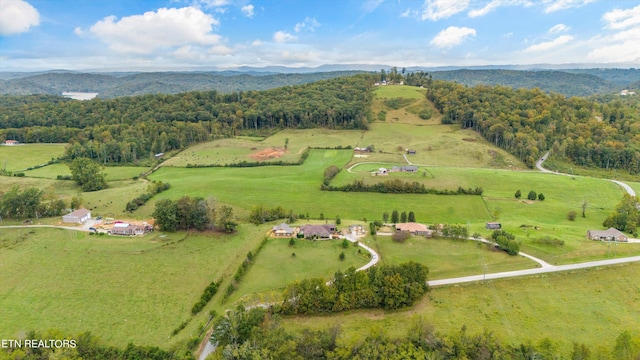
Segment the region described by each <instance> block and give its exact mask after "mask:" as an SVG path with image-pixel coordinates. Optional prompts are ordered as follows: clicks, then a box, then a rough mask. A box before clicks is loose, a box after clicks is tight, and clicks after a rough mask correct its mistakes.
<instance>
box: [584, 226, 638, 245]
mask: <svg viewBox="0 0 640 360" xmlns="http://www.w3.org/2000/svg"><path fill="white" fill-rule="evenodd" d="M587 238H589V239H591V240H600V241H621V242H627V241H629V237H627V236H626V235H625V234H623V233H622V232H620V230H618V229H614V228H608V229H607V230H589V231H587Z"/></svg>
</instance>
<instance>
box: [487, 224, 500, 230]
mask: <svg viewBox="0 0 640 360" xmlns="http://www.w3.org/2000/svg"><path fill="white" fill-rule="evenodd" d="M485 229H490V230H500V229H502V224H501V223H499V222H488V223H487V224H486V225H485Z"/></svg>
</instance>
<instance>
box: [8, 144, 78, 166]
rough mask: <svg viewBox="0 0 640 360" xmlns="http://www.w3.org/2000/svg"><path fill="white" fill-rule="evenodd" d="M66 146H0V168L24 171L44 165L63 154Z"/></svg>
mask: <svg viewBox="0 0 640 360" xmlns="http://www.w3.org/2000/svg"><path fill="white" fill-rule="evenodd" d="M66 146H67V144H22V145H15V146H4V145H0V167H1V168H2V169H4V170H7V171H19V170H26V169H27V168H30V167H32V166H37V165H42V164H46V163H48V162H49V161H51V160H55V159H57V158H58V157H60V156H62V155H63V154H64V148H65V147H66Z"/></svg>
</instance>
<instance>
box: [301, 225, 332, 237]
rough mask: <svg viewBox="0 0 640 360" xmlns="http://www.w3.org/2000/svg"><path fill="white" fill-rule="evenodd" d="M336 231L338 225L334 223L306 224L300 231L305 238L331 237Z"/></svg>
mask: <svg viewBox="0 0 640 360" xmlns="http://www.w3.org/2000/svg"><path fill="white" fill-rule="evenodd" d="M335 232H336V226H335V225H333V224H322V225H309V224H307V225H304V226H301V227H300V232H299V234H301V235H302V236H303V237H304V238H305V239H310V238H313V239H331V237H332V235H333V234H334V233H335Z"/></svg>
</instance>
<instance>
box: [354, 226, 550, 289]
mask: <svg viewBox="0 0 640 360" xmlns="http://www.w3.org/2000/svg"><path fill="white" fill-rule="evenodd" d="M362 242H363V243H365V244H366V245H368V246H369V247H372V248H373V249H375V250H376V252H378V254H379V255H380V259H381V263H383V264H392V265H398V264H402V263H405V262H408V261H416V262H419V263H423V264H425V265H427V266H428V267H429V279H432V280H434V279H446V278H453V277H461V276H468V275H478V274H482V273H484V272H485V271H486V272H487V273H494V272H502V271H511V270H520V269H529V268H534V267H536V265H537V264H536V263H535V262H533V261H531V260H529V259H527V258H525V257H521V256H509V255H507V254H506V253H505V252H504V251H499V250H495V249H494V248H493V247H487V246H486V245H484V244H481V243H479V242H475V241H470V240H450V239H427V238H425V237H421V236H413V237H411V238H409V239H408V240H407V241H406V242H404V243H398V242H394V241H393V240H391V236H376V238H375V239H374V238H373V237H372V236H367V237H366V238H365V239H364V240H362Z"/></svg>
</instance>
